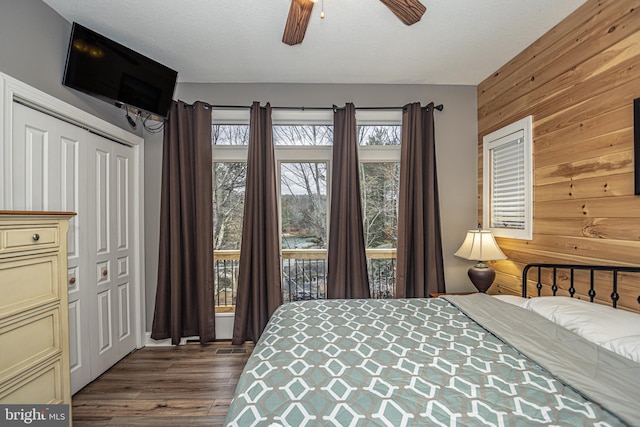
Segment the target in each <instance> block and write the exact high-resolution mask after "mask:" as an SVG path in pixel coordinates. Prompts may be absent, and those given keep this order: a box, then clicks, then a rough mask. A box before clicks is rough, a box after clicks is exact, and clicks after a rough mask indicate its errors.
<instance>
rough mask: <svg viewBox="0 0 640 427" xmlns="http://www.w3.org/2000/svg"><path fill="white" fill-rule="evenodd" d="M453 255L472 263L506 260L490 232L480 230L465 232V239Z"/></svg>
mask: <svg viewBox="0 0 640 427" xmlns="http://www.w3.org/2000/svg"><path fill="white" fill-rule="evenodd" d="M454 255H455V256H457V257H460V258H464V259H470V260H474V261H494V260H498V259H507V256H506V255H505V254H504V253H502V251H501V250H500V247H498V244H497V243H496V239H494V238H493V233H492V232H491V230H482V229H478V230H469V231H467V237H465V239H464V242H462V245H461V246H460V249H458V251H457V252H456V253H455V254H454Z"/></svg>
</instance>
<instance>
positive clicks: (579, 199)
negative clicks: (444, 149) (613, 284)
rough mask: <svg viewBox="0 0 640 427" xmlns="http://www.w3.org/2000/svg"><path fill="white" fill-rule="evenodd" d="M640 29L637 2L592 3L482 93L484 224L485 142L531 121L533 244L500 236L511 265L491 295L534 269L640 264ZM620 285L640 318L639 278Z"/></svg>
mask: <svg viewBox="0 0 640 427" xmlns="http://www.w3.org/2000/svg"><path fill="white" fill-rule="evenodd" d="M639 30H640V0H588V1H587V2H586V3H585V4H584V5H583V6H581V7H580V8H579V9H577V10H576V11H575V12H574V13H573V14H571V15H570V16H568V17H567V18H566V19H565V20H564V21H562V22H561V23H560V24H558V25H557V26H556V27H554V28H553V29H551V30H550V31H549V32H547V33H546V34H545V35H543V36H542V37H541V38H540V39H538V40H537V41H536V42H534V43H533V44H532V45H531V46H529V47H528V48H527V49H525V50H524V51H523V52H521V53H520V54H519V55H517V56H516V57H515V58H513V59H512V60H511V61H510V62H508V63H507V64H505V65H504V66H503V67H501V68H500V69H499V70H497V71H496V72H495V73H494V74H493V75H491V76H490V77H488V78H487V79H485V80H484V81H483V82H482V83H480V85H479V86H478V169H479V174H478V195H479V201H478V207H479V212H478V218H479V220H480V222H481V220H482V166H483V164H482V138H483V136H484V135H487V134H489V133H491V132H493V131H495V130H497V129H499V128H501V127H503V126H505V125H507V124H509V123H511V122H513V121H516V120H519V119H521V118H523V117H525V116H528V115H532V116H533V140H534V147H533V154H534V224H533V234H534V235H533V240H531V241H524V240H516V239H497V240H498V244H499V245H500V247H501V248H502V249H503V251H504V252H505V253H506V255H507V256H508V257H509V260H507V261H499V262H496V263H494V264H493V266H494V268H495V269H496V271H497V277H496V283H495V284H494V285H493V287H492V289H491V292H492V293H511V294H520V283H521V272H522V268H523V267H524V265H525V264H527V263H530V262H565V263H579V264H599V263H602V264H616V265H640V196H634V195H633V192H634V188H633V182H634V177H633V99H634V98H638V97H640V31H639ZM621 282H622V283H621V289H620V290H619V293H620V295H621V299H620V301H619V304H620V305H621V306H622V307H623V308H626V309H629V310H632V311H640V303H639V302H638V300H637V298H638V296H639V295H640V278H630V277H624V278H623V279H622V281H621ZM559 286H560V287H561V288H566V287H568V285H566V280H563V281H561V283H560V284H559ZM602 297H603V298H606V297H608V295H602Z"/></svg>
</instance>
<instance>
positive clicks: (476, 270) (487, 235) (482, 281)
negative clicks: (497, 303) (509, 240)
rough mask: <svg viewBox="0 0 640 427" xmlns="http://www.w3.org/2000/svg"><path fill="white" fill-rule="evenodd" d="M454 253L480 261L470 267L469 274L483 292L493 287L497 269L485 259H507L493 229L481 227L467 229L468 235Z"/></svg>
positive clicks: (474, 283)
mask: <svg viewBox="0 0 640 427" xmlns="http://www.w3.org/2000/svg"><path fill="white" fill-rule="evenodd" d="M454 255H455V256H457V257H460V258H464V259H470V260H474V261H478V263H477V264H475V265H474V266H472V267H470V268H469V271H468V272H467V274H468V275H469V279H471V282H472V283H473V285H474V286H475V287H476V288H477V289H478V291H479V292H483V293H484V292H486V291H487V289H489V288H490V287H491V284H492V283H493V279H495V277H496V272H495V270H494V269H493V268H491V267H489V266H488V265H487V264H485V263H484V262H483V261H494V260H498V259H507V257H506V255H505V254H504V253H502V251H501V250H500V248H499V247H498V244H497V243H496V239H494V237H493V233H492V232H491V230H483V229H482V228H480V227H478V229H477V230H469V231H467V237H465V239H464V242H462V246H460V249H458V251H457V252H456V253H455V254H454Z"/></svg>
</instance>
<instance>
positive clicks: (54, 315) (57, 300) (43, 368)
mask: <svg viewBox="0 0 640 427" xmlns="http://www.w3.org/2000/svg"><path fill="white" fill-rule="evenodd" d="M73 215H74V214H73V213H66V212H65V213H62V212H55V213H54V212H11V211H0V403H16V404H17V403H28V404H29V403H30V404H59V403H66V404H71V388H70V382H69V330H68V329H69V321H68V297H67V230H68V220H69V218H71V217H72V216H73Z"/></svg>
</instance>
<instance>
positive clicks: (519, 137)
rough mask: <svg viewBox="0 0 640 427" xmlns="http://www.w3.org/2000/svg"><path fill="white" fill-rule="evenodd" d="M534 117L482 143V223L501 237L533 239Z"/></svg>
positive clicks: (484, 139)
mask: <svg viewBox="0 0 640 427" xmlns="http://www.w3.org/2000/svg"><path fill="white" fill-rule="evenodd" d="M531 122H532V117H531V116H528V117H525V118H524V119H522V120H519V121H517V122H515V123H512V124H510V125H508V126H505V127H504V128H502V129H499V130H497V131H495V132H493V133H491V134H489V135H486V136H485V137H484V138H483V139H482V145H483V209H482V210H483V222H484V225H485V228H487V227H488V228H490V229H491V231H493V233H494V234H495V235H496V236H498V237H510V238H514V239H525V240H531V239H532V228H533V227H532V225H533V209H532V200H533V197H532V193H533V179H532V149H531V144H532V137H531Z"/></svg>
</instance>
